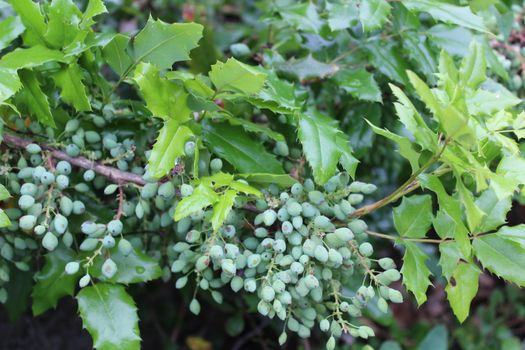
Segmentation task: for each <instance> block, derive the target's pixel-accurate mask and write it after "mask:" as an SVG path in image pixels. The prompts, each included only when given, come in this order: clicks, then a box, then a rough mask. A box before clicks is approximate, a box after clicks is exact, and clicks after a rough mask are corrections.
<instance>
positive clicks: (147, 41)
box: [134, 17, 203, 69]
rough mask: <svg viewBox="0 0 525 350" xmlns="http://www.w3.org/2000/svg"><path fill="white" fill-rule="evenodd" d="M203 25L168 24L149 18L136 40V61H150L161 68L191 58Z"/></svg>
mask: <svg viewBox="0 0 525 350" xmlns="http://www.w3.org/2000/svg"><path fill="white" fill-rule="evenodd" d="M202 31H203V26H202V25H200V24H197V23H173V24H168V23H165V22H163V21H161V20H154V19H153V18H151V17H150V18H149V19H148V23H146V26H145V27H144V29H142V30H141V31H140V32H139V33H138V34H137V36H136V37H135V40H134V49H135V50H134V53H135V63H139V62H148V63H151V64H154V65H156V66H157V67H158V68H159V69H167V68H170V67H171V66H172V65H173V64H174V63H175V62H180V61H186V60H189V59H190V51H191V50H192V49H194V48H196V47H197V43H198V42H199V40H200V39H201V38H202Z"/></svg>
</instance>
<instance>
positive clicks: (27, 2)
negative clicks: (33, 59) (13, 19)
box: [9, 0, 47, 44]
mask: <svg viewBox="0 0 525 350" xmlns="http://www.w3.org/2000/svg"><path fill="white" fill-rule="evenodd" d="M9 3H10V4H11V6H12V7H13V9H14V10H15V11H16V13H17V14H18V16H20V19H21V20H22V23H23V24H24V27H26V30H27V32H28V34H29V35H30V36H31V37H30V38H29V41H32V42H33V43H35V42H36V43H40V44H45V40H44V34H45V32H46V28H47V27H46V22H45V19H44V15H43V14H42V12H41V11H40V5H39V4H38V3H35V2H34V1H33V0H9ZM26 39H27V38H26Z"/></svg>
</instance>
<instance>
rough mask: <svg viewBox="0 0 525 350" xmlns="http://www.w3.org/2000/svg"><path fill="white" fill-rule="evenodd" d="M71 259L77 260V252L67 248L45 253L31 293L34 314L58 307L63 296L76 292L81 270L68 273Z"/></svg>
mask: <svg viewBox="0 0 525 350" xmlns="http://www.w3.org/2000/svg"><path fill="white" fill-rule="evenodd" d="M70 261H75V253H74V252H73V251H72V250H69V249H65V248H59V249H57V250H55V251H53V252H51V253H47V254H46V255H45V264H44V267H43V268H42V270H40V271H39V272H38V273H37V274H36V275H35V280H36V283H35V285H34V287H33V292H32V294H31V296H32V299H33V306H32V308H33V315H35V316H38V315H40V314H42V313H43V312H45V311H47V310H49V309H51V308H54V307H56V305H57V302H58V300H60V299H61V298H62V297H65V296H66V295H73V294H74V293H75V285H76V283H77V280H78V278H79V275H80V271H79V272H78V273H76V274H74V275H68V274H67V273H66V272H65V270H64V268H65V266H66V264H67V263H68V262H70Z"/></svg>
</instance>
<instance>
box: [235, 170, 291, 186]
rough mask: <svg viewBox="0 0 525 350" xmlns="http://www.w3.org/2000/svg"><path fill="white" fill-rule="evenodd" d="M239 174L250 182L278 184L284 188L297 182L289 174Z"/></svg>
mask: <svg viewBox="0 0 525 350" xmlns="http://www.w3.org/2000/svg"><path fill="white" fill-rule="evenodd" d="M237 176H239V177H241V178H243V179H245V180H246V181H248V182H249V183H256V184H262V185H269V184H276V185H277V186H280V187H283V188H287V187H290V186H292V185H293V184H294V183H296V182H297V181H296V180H295V179H294V178H293V177H291V176H290V175H287V174H268V173H249V174H237Z"/></svg>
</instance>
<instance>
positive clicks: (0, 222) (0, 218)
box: [0, 209, 11, 228]
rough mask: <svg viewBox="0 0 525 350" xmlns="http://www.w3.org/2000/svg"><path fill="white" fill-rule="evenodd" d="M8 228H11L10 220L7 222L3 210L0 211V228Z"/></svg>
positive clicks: (7, 218)
mask: <svg viewBox="0 0 525 350" xmlns="http://www.w3.org/2000/svg"><path fill="white" fill-rule="evenodd" d="M9 226H11V220H9V217H8V216H7V214H6V213H5V212H4V210H3V209H0V228H2V227H9Z"/></svg>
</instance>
